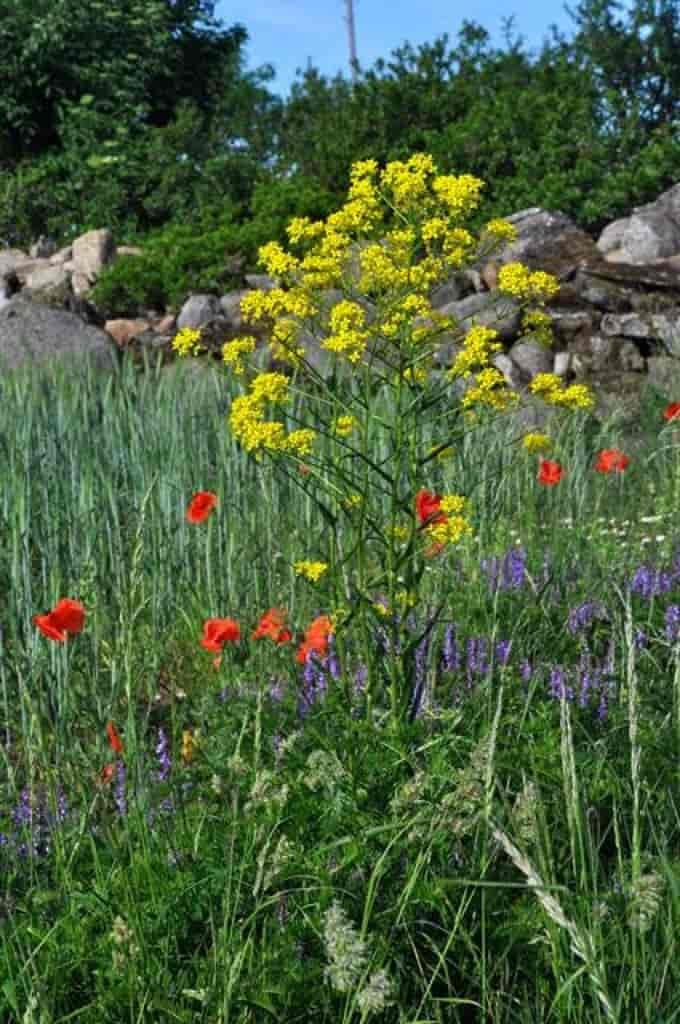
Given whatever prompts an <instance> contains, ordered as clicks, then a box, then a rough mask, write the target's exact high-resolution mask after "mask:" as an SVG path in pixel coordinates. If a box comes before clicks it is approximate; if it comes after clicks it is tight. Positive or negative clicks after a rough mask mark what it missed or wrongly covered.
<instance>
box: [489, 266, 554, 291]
mask: <svg viewBox="0 0 680 1024" xmlns="http://www.w3.org/2000/svg"><path fill="white" fill-rule="evenodd" d="M498 287H499V289H500V290H501V291H502V292H507V293H508V295H514V296H516V298H519V299H526V298H530V299H540V298H548V299H551V298H553V296H554V295H557V293H558V292H559V290H560V284H559V281H558V280H557V278H556V277H554V276H553V275H552V274H546V273H544V271H542V270H537V271H535V272H534V273H532V272H531V271H530V270H529V269H528V268H527V267H525V266H523V264H521V263H506V264H505V266H504V267H501V269H500V270H499V271H498Z"/></svg>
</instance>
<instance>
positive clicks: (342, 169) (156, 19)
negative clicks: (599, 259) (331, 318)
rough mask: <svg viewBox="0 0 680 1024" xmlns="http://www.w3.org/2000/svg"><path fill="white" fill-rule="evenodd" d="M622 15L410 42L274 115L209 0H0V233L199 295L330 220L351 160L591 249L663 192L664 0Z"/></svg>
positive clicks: (669, 72)
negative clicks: (81, 243)
mask: <svg viewBox="0 0 680 1024" xmlns="http://www.w3.org/2000/svg"><path fill="white" fill-rule="evenodd" d="M620 6H621V5H620V3H618V0H581V2H580V3H579V6H578V8H577V11H576V13H574V12H572V11H571V10H570V9H569V7H567V10H568V12H569V14H570V15H571V17H572V18H573V19H574V20H575V21H576V23H577V31H576V33H575V35H574V37H573V39H572V40H570V41H567V40H566V39H564V38H563V37H562V36H560V34H559V33H558V31H557V29H556V27H555V26H554V25H553V26H551V32H552V36H551V38H549V39H547V40H545V41H544V43H543V46H542V48H541V50H540V52H539V53H538V54H537V55H535V56H532V55H528V54H527V53H526V52H525V51H524V49H523V40H522V39H521V37H520V38H514V37H513V30H512V22H513V19H512V18H510V19H507V20H506V24H505V33H504V34H505V47H504V48H503V49H492V48H490V46H489V34H488V32H487V31H486V30H485V29H484V28H482V27H481V26H479V25H476V24H475V23H474V22H470V21H464V22H463V26H462V28H461V30H460V32H459V34H458V40H457V45H456V47H455V48H454V49H449V47H448V36H446V35H444V36H443V37H440V38H438V39H436V40H435V41H434V42H433V43H431V44H425V45H423V46H420V47H419V48H418V49H414V48H413V47H412V46H411V45H410V44H408V43H407V44H405V45H404V46H402V47H400V48H398V49H396V50H395V51H394V52H393V53H392V55H391V57H390V59H389V60H387V61H385V60H382V59H381V60H378V61H377V62H376V63H375V66H374V67H373V68H372V69H368V70H365V71H364V70H362V69H361V68H360V67H359V69H358V70H359V74H358V76H357V80H356V82H353V81H351V80H350V78H349V77H345V76H343V75H337V76H335V78H333V79H332V80H331V79H327V78H325V77H324V76H322V75H321V74H320V73H319V72H318V70H317V69H315V68H308V69H307V70H306V71H305V72H304V73H303V74H302V78H301V79H299V80H298V81H296V82H295V83H294V85H293V88H292V92H291V95H290V98H289V99H288V100H287V101H286V102H285V103H284V102H283V101H282V100H281V99H279V98H278V97H276V96H275V95H273V94H272V93H271V92H270V91H269V89H268V87H267V83H268V82H270V81H271V79H272V77H273V75H274V69H273V68H272V67H271V66H270V65H265V66H263V67H261V68H258V69H257V70H255V71H248V72H246V71H245V70H244V58H243V47H244V45H245V43H246V42H247V39H248V34H247V31H246V29H245V28H244V27H243V26H242V25H239V24H236V25H234V26H232V27H231V28H229V29H227V30H223V29H222V27H221V23H220V22H219V21H218V20H217V19H215V17H214V7H215V4H214V2H212V0H89V2H88V3H87V4H83V3H82V2H81V0H0V239H2V240H3V242H5V243H7V242H9V243H10V244H14V245H21V246H28V245H29V244H30V242H31V241H32V240H34V239H35V238H36V237H37V236H38V235H39V234H41V233H45V232H47V233H49V234H51V235H52V236H53V237H55V239H56V240H57V241H58V242H59V243H60V244H63V243H65V242H68V241H70V240H71V239H72V238H74V237H76V236H77V235H78V234H80V233H82V232H83V231H86V230H88V229H90V228H98V227H102V226H104V225H106V226H109V227H111V228H112V230H113V231H114V233H115V237H116V240H117V241H118V242H135V243H136V244H141V245H146V246H147V247H148V250H149V253H153V259H154V260H161V259H163V260H165V263H164V266H165V269H164V270H162V271H161V272H160V273H156V274H155V276H154V278H153V279H154V281H155V284H154V301H156V300H157V297H158V296H157V293H158V290H159V288H160V289H163V288H165V289H166V293H165V294H166V299H167V301H168V302H170V301H171V302H172V303H175V302H177V301H179V299H180V297H181V294H182V291H183V290H184V291H187V292H188V291H190V290H191V288H192V287H193V286H194V285H195V283H196V282H197V281H200V283H201V285H202V286H203V287H211V288H214V289H218V288H219V287H221V286H222V287H223V286H224V284H223V281H224V280H226V278H224V275H222V274H221V272H220V269H219V261H220V260H221V259H222V258H225V259H226V258H227V256H228V257H229V259H231V257H233V256H234V254H235V253H238V254H240V255H241V257H242V258H243V259H244V260H245V265H244V269H245V270H252V269H255V264H256V258H257V246H258V245H259V244H262V243H263V242H264V241H267V240H268V239H269V238H272V239H274V238H275V239H276V240H278V241H282V242H285V241H286V238H285V223H286V221H287V220H288V219H290V217H292V216H296V215H298V216H301V215H304V214H307V215H310V216H314V217H321V216H326V215H327V214H328V213H329V212H331V211H332V210H333V209H335V208H337V206H338V205H340V204H341V203H342V202H343V200H344V198H345V196H346V192H347V188H348V185H349V172H350V168H351V166H352V163H353V162H354V161H356V160H359V159H367V158H369V157H372V158H374V159H376V160H378V162H379V163H380V164H381V165H383V164H384V163H386V162H387V161H389V160H399V159H405V158H406V157H408V156H409V155H410V154H412V153H414V152H418V151H420V152H429V153H432V155H433V156H434V157H435V160H436V162H437V165H438V167H439V169H440V171H442V172H444V173H452V174H462V173H466V174H474V175H476V176H477V177H479V178H481V179H482V180H483V181H484V182H485V188H484V190H483V193H482V195H483V201H482V204H481V206H480V209H479V210H478V211H477V213H476V214H475V216H474V217H473V218H471V219H470V220H469V221H468V222H466V223H467V226H469V227H470V229H471V230H473V231H477V230H478V229H479V227H480V226H481V225H482V223H483V222H484V221H485V220H486V219H488V218H489V217H491V216H507V215H508V214H510V213H512V212H514V211H516V210H519V209H523V208H526V207H529V206H542V207H544V208H547V209H552V210H561V211H562V212H564V213H566V214H568V215H570V216H571V217H572V218H573V219H574V220H575V221H576V222H577V223H578V224H579V225H581V226H582V227H584V228H585V230H587V231H588V232H589V233H591V234H592V235H594V236H595V237H597V235H598V234H599V232H600V231H601V229H602V227H603V226H604V225H605V224H606V223H608V222H609V221H611V220H613V219H615V218H616V217H618V216H623V215H625V214H626V213H628V212H630V210H631V209H632V207H633V206H635V205H640V204H641V203H644V202H648V201H649V200H651V199H654V198H656V196H658V195H659V193H660V192H662V191H664V190H665V189H667V188H669V187H670V186H671V185H673V184H675V182H677V181H678V180H680V144H679V138H678V128H679V125H680V119H679V118H678V104H679V103H680V24H679V21H678V3H677V0H658V3H657V2H656V0H635V2H634V6H633V8H632V10H631V12H630V14H629V16H628V17H629V20H628V22H627V23H626V22H624V21H622V20H619V19H617V18H616V17H615V16H614V12H615V11H616V9H618V8H620ZM192 232H193V235H194V236H195V237H196V238H200V239H202V240H203V242H204V245H205V247H206V257H205V259H204V260H201V259H200V258H198V257H197V255H196V252H197V246H196V245H195V244H193V242H192V241H191V239H192ZM170 240H173V241H172V245H171V246H170V247H171V248H172V246H174V250H173V251H174V256H173V258H172V260H170V259H169V257H168V259H165V257H164V256H162V255H161V254H162V253H164V252H165V249H164V245H165V244H166V242H167V243H168V244H170ZM192 261H194V262H195V267H194V269H195V275H194V278H192V266H193V263H192ZM143 262H144V261H142V263H143ZM142 263H140V262H139V261H138V264H137V265H136V268H135V269H134V272H133V270H132V268H130V269H129V272H126V271H124V270H122V269H121V270H120V271H118V272H117V273H118V274H119V277H120V280H117V279H116V280H117V283H116V284H115V287H114V284H113V283H112V284H111V287H110V289H109V293H110V296H123V293H124V292H125V287H126V285H125V279H126V273H127V276H128V277H129V278H130V290H129V294H130V295H132V294H133V293H134V297H135V301H136V300H137V298H138V297H139V296H142V297H143V292H144V286H143V274H142ZM147 263H148V261H147ZM112 273H113V271H112ZM227 276H228V275H227ZM133 278H134V281H133V280H132V279H133ZM133 285H134V287H133ZM104 290H105V289H104ZM140 301H141V299H140Z"/></svg>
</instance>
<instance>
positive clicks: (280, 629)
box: [253, 608, 293, 644]
mask: <svg viewBox="0 0 680 1024" xmlns="http://www.w3.org/2000/svg"><path fill="white" fill-rule="evenodd" d="M285 621H286V611H285V608H270V609H269V611H267V612H265V613H264V615H263V616H262V618H261V619H260V621H259V622H258V624H257V627H256V628H255V630H254V631H253V640H259V639H260V638H261V637H263V636H269V637H271V638H272V640H273V641H274V643H276V644H285V643H288V641H289V640H292V639H293V634H292V633H291V631H290V630H289V629H286V628H285V626H284V623H285Z"/></svg>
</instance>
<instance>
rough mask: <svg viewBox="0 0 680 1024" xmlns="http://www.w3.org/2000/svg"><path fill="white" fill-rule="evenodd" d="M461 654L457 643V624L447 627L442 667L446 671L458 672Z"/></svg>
mask: <svg viewBox="0 0 680 1024" xmlns="http://www.w3.org/2000/svg"><path fill="white" fill-rule="evenodd" d="M460 662H461V654H460V650H459V649H458V644H457V643H456V625H455V623H453V624H452V625H450V626H447V627H446V632H445V633H444V646H443V648H442V663H441V667H442V670H443V671H444V672H457V671H458V669H459V668H460Z"/></svg>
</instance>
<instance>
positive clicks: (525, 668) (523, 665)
mask: <svg viewBox="0 0 680 1024" xmlns="http://www.w3.org/2000/svg"><path fill="white" fill-rule="evenodd" d="M519 674H520V676H521V677H522V682H523V683H528V682H529V680H530V679H531V677H532V676H533V674H534V670H533V668H532V666H531V662H530V661H529V659H528V658H523V659H522V661H521V662H520V666H519Z"/></svg>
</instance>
